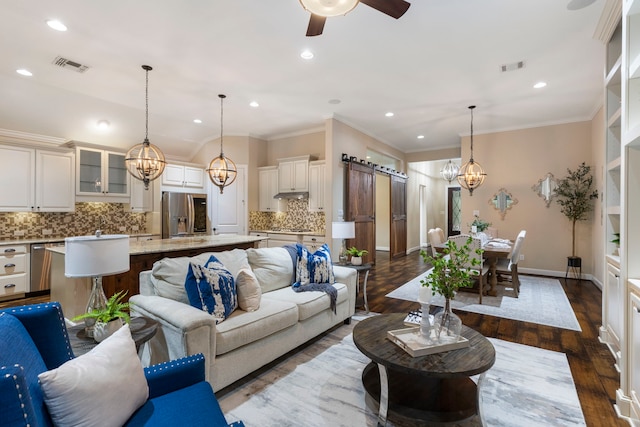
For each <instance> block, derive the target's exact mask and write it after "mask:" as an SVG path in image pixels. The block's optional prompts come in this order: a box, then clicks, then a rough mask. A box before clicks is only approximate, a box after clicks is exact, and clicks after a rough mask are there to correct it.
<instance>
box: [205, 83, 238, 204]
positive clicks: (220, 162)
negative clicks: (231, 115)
mask: <svg viewBox="0 0 640 427" xmlns="http://www.w3.org/2000/svg"><path fill="white" fill-rule="evenodd" d="M218 97H219V98H220V155H219V156H218V157H216V158H215V159H213V160H211V163H209V167H208V168H207V172H209V179H211V182H213V184H214V185H215V186H216V187H218V188H220V194H222V191H223V190H224V187H227V186H229V185H231V184H233V181H235V180H236V176H238V169H237V168H236V164H235V163H233V160H231V159H230V158H228V157H225V156H224V150H223V127H222V125H223V118H224V115H223V111H224V110H223V105H222V102H223V101H224V99H225V98H226V97H227V96H226V95H222V94H221V95H218Z"/></svg>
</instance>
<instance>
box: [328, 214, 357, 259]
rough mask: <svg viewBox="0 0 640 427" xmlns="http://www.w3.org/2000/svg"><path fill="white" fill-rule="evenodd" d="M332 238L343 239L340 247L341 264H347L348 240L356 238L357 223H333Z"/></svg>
mask: <svg viewBox="0 0 640 427" xmlns="http://www.w3.org/2000/svg"><path fill="white" fill-rule="evenodd" d="M331 237H333V238H334V239H342V245H341V246H340V255H339V258H338V259H339V261H340V262H339V263H340V264H346V263H347V239H354V238H355V237H356V223H355V222H353V221H338V222H332V223H331Z"/></svg>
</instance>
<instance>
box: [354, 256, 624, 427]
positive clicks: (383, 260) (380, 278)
mask: <svg viewBox="0 0 640 427" xmlns="http://www.w3.org/2000/svg"><path fill="white" fill-rule="evenodd" d="M429 267H430V265H429V264H425V263H424V262H423V261H422V258H421V257H420V256H419V253H418V252H414V253H412V254H410V255H408V256H406V257H401V258H395V259H393V260H389V254H388V252H380V251H378V252H377V253H376V265H375V266H374V267H373V268H372V269H371V272H370V274H369V279H368V282H367V297H368V302H369V309H370V310H371V311H373V312H377V313H397V312H408V311H410V310H419V309H420V305H419V304H418V303H415V302H410V301H403V300H399V299H395V298H386V297H385V295H386V294H388V293H389V292H391V291H392V290H394V289H396V288H398V287H400V286H402V285H403V284H404V283H406V282H408V281H409V280H411V279H413V278H414V277H416V276H417V275H418V274H420V273H422V272H424V271H426V270H428V269H429ZM560 283H561V284H562V287H563V288H564V290H565V292H566V294H567V296H568V298H569V301H570V302H571V306H572V307H573V311H574V312H575V314H576V317H577V318H578V322H579V323H580V327H581V328H582V332H576V331H570V330H566V329H559V328H554V327H550V326H543V325H538V324H535V323H528V322H522V321H515V320H509V319H502V318H498V317H493V316H489V315H483V314H476V313H468V312H465V311H456V314H458V315H459V316H460V318H461V319H462V322H463V323H464V324H465V325H466V326H469V327H471V328H473V329H475V330H476V331H478V332H480V333H481V334H483V335H485V336H487V337H492V338H498V339H501V340H505V341H511V342H514V343H518V344H525V345H530V346H535V347H540V348H544V349H547V350H553V351H559V352H562V353H565V354H566V355H567V358H568V360H569V365H570V367H571V373H572V374H573V380H574V382H575V384H576V389H577V391H578V396H579V398H580V404H581V405H582V411H583V413H584V417H585V420H586V422H587V425H588V426H593V427H596V426H598V427H599V426H601V427H613V426H620V427H622V426H628V425H629V424H628V423H627V422H626V421H624V420H622V419H619V418H618V417H617V416H616V413H615V410H614V408H613V404H614V403H615V392H616V389H617V388H618V386H619V379H618V373H617V371H616V370H615V367H614V359H613V356H612V355H611V353H610V352H609V350H608V349H607V347H606V346H605V345H604V344H601V343H600V342H599V341H598V329H599V328H600V325H601V317H602V309H601V307H602V292H601V291H600V289H598V287H596V285H595V284H593V283H592V282H590V281H584V280H583V281H578V280H572V279H569V280H566V281H565V280H564V279H560ZM359 302H360V301H359ZM525 368H526V367H524V366H523V369H525ZM523 386H524V387H526V384H523ZM504 398H505V399H509V396H504Z"/></svg>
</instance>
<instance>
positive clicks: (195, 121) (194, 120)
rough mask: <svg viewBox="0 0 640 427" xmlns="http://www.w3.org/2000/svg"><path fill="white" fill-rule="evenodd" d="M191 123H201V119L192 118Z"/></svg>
mask: <svg viewBox="0 0 640 427" xmlns="http://www.w3.org/2000/svg"><path fill="white" fill-rule="evenodd" d="M193 123H197V124H200V123H202V120H200V119H193Z"/></svg>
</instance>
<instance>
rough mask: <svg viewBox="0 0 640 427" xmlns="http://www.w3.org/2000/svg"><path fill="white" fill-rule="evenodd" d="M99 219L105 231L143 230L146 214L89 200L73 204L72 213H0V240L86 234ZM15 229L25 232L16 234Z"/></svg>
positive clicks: (139, 231) (125, 231) (121, 205)
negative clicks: (19, 234)
mask: <svg viewBox="0 0 640 427" xmlns="http://www.w3.org/2000/svg"><path fill="white" fill-rule="evenodd" d="M101 219H102V221H103V225H102V227H101V229H102V231H103V233H105V234H119V233H122V234H142V233H146V228H147V218H146V214H145V213H132V212H129V211H128V210H126V209H125V205H124V204H122V203H93V202H92V203H76V210H75V212H37V213H36V212H9V213H7V212H0V240H14V239H16V238H20V239H40V238H47V239H48V238H58V237H69V236H83V235H88V234H92V233H93V232H94V231H95V230H96V229H98V228H99V227H100V220H101ZM122 227H124V231H123V230H122ZM46 230H50V231H51V233H50V234H45V233H46ZM16 231H18V232H23V233H24V235H22V236H19V237H18V236H16V233H15V232H16Z"/></svg>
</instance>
